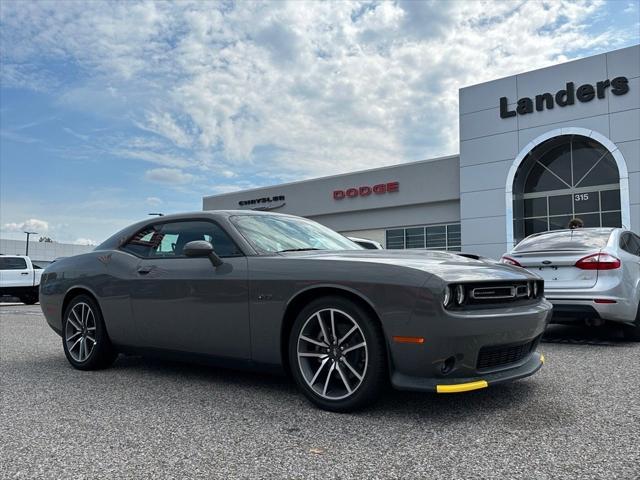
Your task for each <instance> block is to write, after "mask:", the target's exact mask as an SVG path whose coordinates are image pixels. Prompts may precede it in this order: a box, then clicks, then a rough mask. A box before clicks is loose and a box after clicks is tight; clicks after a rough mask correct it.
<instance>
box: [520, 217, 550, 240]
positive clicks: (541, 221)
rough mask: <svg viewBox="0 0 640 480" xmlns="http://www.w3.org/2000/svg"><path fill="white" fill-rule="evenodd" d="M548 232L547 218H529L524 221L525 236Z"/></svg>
mask: <svg viewBox="0 0 640 480" xmlns="http://www.w3.org/2000/svg"><path fill="white" fill-rule="evenodd" d="M546 231H547V219H546V218H527V219H525V221H524V234H525V235H526V236H529V235H532V234H534V233H540V232H546Z"/></svg>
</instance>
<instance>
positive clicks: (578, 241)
mask: <svg viewBox="0 0 640 480" xmlns="http://www.w3.org/2000/svg"><path fill="white" fill-rule="evenodd" d="M612 231H613V230H611V229H610V228H594V229H581V228H578V229H575V230H562V231H560V232H549V233H543V234H541V235H532V236H530V237H527V238H525V239H524V240H522V241H521V242H520V243H519V244H518V245H516V248H514V249H513V251H514V252H518V253H522V252H535V251H539V250H587V249H595V248H604V247H605V246H606V245H607V242H608V241H609V236H610V235H611V232H612Z"/></svg>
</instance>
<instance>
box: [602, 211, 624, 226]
mask: <svg viewBox="0 0 640 480" xmlns="http://www.w3.org/2000/svg"><path fill="white" fill-rule="evenodd" d="M602 226H603V227H621V226H622V216H621V215H620V212H603V213H602Z"/></svg>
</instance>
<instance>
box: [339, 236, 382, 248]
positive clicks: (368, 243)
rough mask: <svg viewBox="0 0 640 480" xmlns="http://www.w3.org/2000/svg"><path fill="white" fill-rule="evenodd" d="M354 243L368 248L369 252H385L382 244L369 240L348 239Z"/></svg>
mask: <svg viewBox="0 0 640 480" xmlns="http://www.w3.org/2000/svg"><path fill="white" fill-rule="evenodd" d="M347 238H348V239H349V240H351V241H352V242H354V243H357V244H358V245H360V246H361V247H364V248H366V249H367V250H384V249H383V248H382V244H381V243H379V242H376V241H375V240H369V239H367V238H358V237H347Z"/></svg>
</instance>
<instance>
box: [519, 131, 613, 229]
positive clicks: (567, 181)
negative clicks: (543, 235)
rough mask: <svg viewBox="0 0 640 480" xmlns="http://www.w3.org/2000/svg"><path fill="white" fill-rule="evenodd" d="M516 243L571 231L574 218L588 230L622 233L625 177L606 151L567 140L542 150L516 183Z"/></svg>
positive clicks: (545, 145) (589, 142)
mask: <svg viewBox="0 0 640 480" xmlns="http://www.w3.org/2000/svg"><path fill="white" fill-rule="evenodd" d="M513 193H514V205H513V212H514V234H515V238H516V240H519V239H522V238H524V237H526V236H527V235H531V234H532V233H538V232H544V231H547V230H557V229H562V228H566V227H567V224H568V223H569V221H570V220H571V219H572V218H580V219H581V220H582V221H583V222H584V225H585V227H600V226H602V227H619V226H621V213H620V210H621V209H620V176H619V172H618V167H617V165H616V162H615V160H614V158H613V156H612V155H611V153H610V152H609V150H607V149H606V148H605V147H604V146H602V145H601V144H600V143H598V142H596V141H595V140H593V139H591V138H588V137H584V136H581V135H561V136H559V137H555V138H552V139H550V140H547V141H546V142H543V143H541V144H540V145H538V146H536V147H535V148H534V149H533V150H532V151H531V152H529V154H528V155H527V156H526V157H525V159H524V160H523V161H522V163H521V165H520V168H519V169H518V172H517V173H516V176H515V180H514V189H513Z"/></svg>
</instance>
